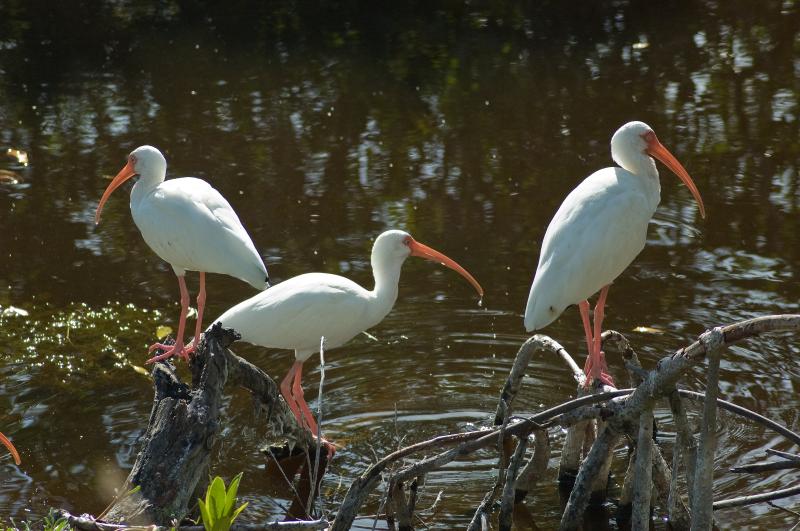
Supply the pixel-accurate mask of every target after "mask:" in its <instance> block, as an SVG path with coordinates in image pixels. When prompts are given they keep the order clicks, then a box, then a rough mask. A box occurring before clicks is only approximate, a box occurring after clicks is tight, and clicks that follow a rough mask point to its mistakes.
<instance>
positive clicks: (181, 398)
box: [104, 326, 313, 525]
mask: <svg viewBox="0 0 800 531" xmlns="http://www.w3.org/2000/svg"><path fill="white" fill-rule="evenodd" d="M234 339H235V337H234V335H233V333H232V331H230V330H223V329H222V328H221V327H219V326H217V327H214V328H213V329H212V330H211V331H210V332H209V333H207V334H204V337H203V339H202V341H201V344H200V347H199V348H198V349H197V351H196V353H195V354H194V355H193V356H192V358H191V361H190V364H189V366H190V369H191V373H192V386H191V387H189V386H187V385H185V384H183V383H181V382H180V380H179V378H178V376H177V375H176V373H175V369H174V366H173V365H172V364H171V363H157V364H155V366H154V368H153V381H154V386H155V399H154V403H153V409H152V411H151V414H150V421H149V423H148V427H147V431H146V432H145V434H144V435H143V436H142V441H143V446H142V450H141V451H140V453H139V455H138V456H137V458H136V462H135V463H134V465H133V468H132V469H131V472H130V474H129V475H128V478H127V480H126V481H125V484H124V486H123V487H122V489H121V490H122V492H128V491H131V490H133V489H134V487H139V490H138V491H137V492H135V493H133V494H132V495H128V496H122V497H120V498H119V499H117V500H116V501H115V502H114V503H113V504H112V506H111V507H110V508H109V510H108V511H107V512H106V514H105V516H104V520H105V521H107V522H111V523H126V524H138V525H150V524H157V525H170V524H171V523H172V522H173V521H176V520H177V521H180V520H181V519H182V518H183V517H184V516H185V515H186V514H187V512H188V510H189V508H190V507H191V506H192V505H194V503H195V502H196V500H197V498H198V497H199V494H200V492H201V490H202V488H203V487H204V486H205V482H206V480H207V478H208V472H209V463H210V459H211V449H212V447H213V446H214V444H215V442H216V440H217V437H218V435H219V428H220V426H219V420H218V417H219V409H220V403H221V400H222V393H223V388H224V387H225V385H226V383H231V384H234V385H238V386H241V387H244V388H245V389H248V390H249V391H250V392H251V393H252V394H253V396H254V397H255V398H256V399H257V401H258V402H259V403H260V404H261V405H262V406H263V407H264V408H265V409H266V410H267V412H268V414H267V422H268V424H269V426H270V431H271V432H272V433H274V434H278V435H279V436H280V438H281V439H282V440H284V441H286V442H287V443H289V444H290V445H295V446H299V447H301V448H310V447H312V444H313V439H312V437H311V434H310V433H308V432H307V430H304V429H302V428H301V427H300V426H299V425H298V424H297V422H296V421H295V418H294V415H293V414H292V412H291V411H290V410H289V408H288V407H287V406H286V404H285V403H284V402H283V401H282V400H280V399H279V398H278V396H279V394H278V388H277V386H276V385H275V382H273V381H272V380H271V379H270V378H269V376H267V375H266V374H265V373H264V372H263V371H262V370H260V369H259V368H257V367H255V366H254V365H252V364H251V363H249V362H247V361H246V360H244V359H242V358H240V357H238V356H236V355H235V354H233V353H232V352H230V351H229V350H228V349H227V346H228V345H229V344H230V343H231V342H232V341H233V340H234Z"/></svg>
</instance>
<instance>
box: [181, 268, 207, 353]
mask: <svg viewBox="0 0 800 531" xmlns="http://www.w3.org/2000/svg"><path fill="white" fill-rule="evenodd" d="M205 307H206V274H205V273H203V272H202V271H200V291H199V292H198V293H197V324H195V325H194V339H192V342H191V343H189V345H188V346H187V347H186V348H185V349H183V353H184V354H185V356H184V357H185V358H186V361H189V354H191V353H192V352H194V351H195V349H196V348H197V345H199V344H200V333H201V330H202V328H203V310H204V309H205Z"/></svg>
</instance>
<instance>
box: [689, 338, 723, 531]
mask: <svg viewBox="0 0 800 531" xmlns="http://www.w3.org/2000/svg"><path fill="white" fill-rule="evenodd" d="M700 339H701V341H702V342H703V344H704V346H705V348H706V351H707V355H706V357H707V358H708V368H707V369H706V374H707V381H706V398H705V400H704V402H703V421H702V423H701V424H700V426H701V427H700V447H699V449H698V452H697V462H696V465H695V466H696V469H695V474H694V497H693V499H692V529H696V530H697V531H706V530H708V529H711V526H712V525H713V514H714V513H713V510H712V508H711V503H712V501H713V499H714V491H713V488H714V455H715V454H716V451H717V396H718V395H719V360H720V355H721V353H720V346H721V345H722V341H723V337H722V331H721V330H720V329H719V328H714V329H713V330H711V331H709V332H706V333H705V334H703V335H702V336H700Z"/></svg>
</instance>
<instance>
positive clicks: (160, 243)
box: [95, 146, 269, 363]
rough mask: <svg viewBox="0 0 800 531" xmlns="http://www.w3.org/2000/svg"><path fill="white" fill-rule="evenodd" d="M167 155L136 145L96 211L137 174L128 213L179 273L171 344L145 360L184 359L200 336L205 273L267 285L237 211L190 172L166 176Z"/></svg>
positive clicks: (260, 263)
mask: <svg viewBox="0 0 800 531" xmlns="http://www.w3.org/2000/svg"><path fill="white" fill-rule="evenodd" d="M166 172H167V161H166V160H165V159H164V155H162V154H161V152H160V151H159V150H157V149H156V148H154V147H152V146H141V147H138V148H136V149H135V150H134V151H132V152H131V154H130V155H128V162H127V164H126V165H125V167H124V168H122V170H121V171H120V172H119V173H118V174H117V176H116V177H115V178H114V180H113V181H111V184H109V185H108V188H106V190H105V192H103V197H102V198H101V199H100V203H99V204H98V206H97V212H96V214H95V223H99V222H100V213H101V211H102V209H103V205H104V204H105V202H106V201H107V200H108V198H109V196H110V195H111V193H112V192H113V191H114V190H115V189H117V188H118V187H119V186H120V185H121V184H122V183H124V182H125V181H127V180H128V179H130V178H131V177H133V176H134V175H139V180H138V181H137V182H136V184H135V185H134V186H133V190H131V202H130V206H131V213H132V214H133V220H134V222H135V223H136V226H137V227H138V228H139V231H140V232H141V233H142V237H143V238H144V240H145V242H147V244H148V245H149V246H150V248H151V249H153V251H155V252H156V254H157V255H158V256H159V257H161V258H162V259H163V260H164V261H166V262H168V263H169V264H170V265H171V266H172V269H173V270H174V271H175V274H176V275H177V276H178V285H179V286H180V291H181V315H180V320H179V323H178V333H177V338H176V341H175V344H174V345H172V346H168V345H162V344H160V343H156V344H154V345H151V347H150V350H151V351H152V350H155V349H156V348H161V349H164V350H166V352H165V353H164V354H162V355H159V356H156V357H154V358H151V359H150V360H148V363H149V362H153V361H157V360H160V359H164V358H167V357H169V356H172V355H174V354H179V355H181V356H183V357H184V358H187V359H188V355H189V354H190V353H191V352H192V351H193V350H194V349H195V347H196V345H197V340H199V337H200V330H201V325H202V320H203V308H204V306H205V273H222V274H226V275H230V276H232V277H236V278H238V279H240V280H243V281H245V282H247V283H249V284H250V285H252V286H253V287H254V288H256V289H260V290H263V289H266V288H267V287H269V278H268V276H267V268H266V267H265V266H264V262H263V261H262V260H261V256H259V254H258V251H256V248H255V245H253V241H252V240H251V239H250V236H249V235H248V234H247V231H245V229H244V227H243V226H242V223H241V222H240V221H239V217H238V216H237V215H236V212H234V210H233V208H231V205H230V204H229V203H228V202H227V201H226V200H225V198H224V197H222V195H221V194H220V193H219V192H218V191H217V190H215V189H214V188H212V187H211V185H209V184H208V183H207V182H205V181H203V180H201V179H196V178H194V177H182V178H179V179H170V180H169V181H165V180H164V179H165V177H166ZM186 271H199V272H200V291H199V293H198V296H197V325H196V328H195V340H194V341H193V342H192V343H191V344H190V345H188V346H186V347H184V343H183V333H184V327H185V324H186V313H187V311H188V308H189V294H188V291H187V289H186V283H185V280H184V276H185V274H186Z"/></svg>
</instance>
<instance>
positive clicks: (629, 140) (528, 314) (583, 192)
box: [525, 122, 705, 384]
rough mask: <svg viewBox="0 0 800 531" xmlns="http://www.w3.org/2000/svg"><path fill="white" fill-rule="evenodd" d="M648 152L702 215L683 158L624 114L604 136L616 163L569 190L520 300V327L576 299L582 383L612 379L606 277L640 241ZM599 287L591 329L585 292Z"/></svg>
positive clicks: (651, 183)
mask: <svg viewBox="0 0 800 531" xmlns="http://www.w3.org/2000/svg"><path fill="white" fill-rule="evenodd" d="M650 155H652V156H654V157H656V158H658V159H659V160H661V161H662V162H663V163H664V164H666V165H667V166H668V167H669V168H670V169H671V170H672V171H673V172H675V173H676V174H677V175H678V177H680V179H681V180H682V181H683V182H684V183H685V184H686V186H687V187H688V188H689V190H690V191H691V192H692V194H693V195H694V197H695V199H696V200H697V203H698V205H699V208H700V214H701V215H702V216H705V209H704V206H703V202H702V199H701V197H700V194H699V192H698V191H697V187H696V186H695V185H694V182H693V181H692V180H691V177H689V174H688V173H687V172H686V170H685V169H684V168H683V166H682V165H681V164H680V163H679V162H678V161H677V160H676V159H675V157H673V156H672V154H671V153H670V152H669V151H668V150H667V149H666V148H665V147H664V146H663V145H661V143H660V142H659V141H658V139H657V137H656V135H655V133H654V132H653V130H652V129H651V128H650V127H649V126H648V125H647V124H644V123H642V122H629V123H627V124H625V125H623V126H622V127H621V128H619V129H618V130H617V132H616V133H614V136H613V137H612V139H611V156H612V158H613V159H614V161H615V162H617V164H619V165H620V166H621V168H618V167H611V168H604V169H602V170H599V171H597V172H595V173H593V174H592V175H590V176H589V177H587V178H586V179H585V180H584V181H583V182H581V183H580V184H579V185H578V186H577V187H576V188H575V189H574V190H573V191H572V192H570V193H569V195H568V196H567V197H566V199H565V200H564V202H563V203H562V204H561V206H560V207H559V209H558V211H557V212H556V214H555V216H554V217H553V219H552V221H551V222H550V225H549V226H548V227H547V231H546V232H545V236H544V241H543V242H542V249H541V254H540V256H539V264H538V266H537V268H536V274H535V276H534V279H533V284H532V285H531V290H530V294H529V295H528V303H527V306H526V307H525V329H526V330H528V331H529V332H532V331H534V330H539V329H541V328H544V327H545V326H547V325H548V324H550V323H552V322H553V321H554V320H555V319H556V318H558V316H559V315H561V313H562V312H563V311H564V310H565V309H566V308H567V306H570V305H573V304H578V305H579V306H580V307H581V315H582V317H583V320H584V331H585V332H586V340H587V344H588V348H589V352H590V355H589V359H588V360H587V366H586V372H587V376H588V378H587V384H588V383H589V382H590V381H591V380H592V379H593V378H600V377H601V376H602V377H603V380H604V381H607V382H608V383H610V382H611V379H610V377H607V376H608V375H607V374H606V373H605V372H604V371H605V362H604V361H603V360H602V353H601V352H600V350H599V348H600V345H599V341H600V338H599V333H600V329H601V323H602V315H603V304H604V302H605V294H606V292H607V289H608V285H609V284H611V282H613V280H614V279H615V278H617V277H618V276H619V275H620V273H622V271H624V270H625V268H626V267H628V265H629V264H630V263H631V262H632V261H633V259H634V258H636V255H638V254H639V252H641V250H642V249H643V248H644V245H645V241H646V237H647V226H648V223H649V221H650V218H651V217H652V216H653V213H654V212H655V210H656V207H657V206H658V203H659V201H660V193H661V186H660V183H659V178H658V170H657V169H656V166H655V162H654V161H653V159H652V158H650ZM601 290H602V292H601V297H600V300H599V302H598V307H597V308H596V309H595V323H594V325H595V327H594V333H591V332H590V330H591V328H590V327H589V323H588V304H589V303H588V301H587V300H586V299H588V298H589V297H590V296H591V295H593V294H594V293H597V292H598V291H601ZM595 351H596V352H595ZM592 369H594V370H592Z"/></svg>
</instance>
